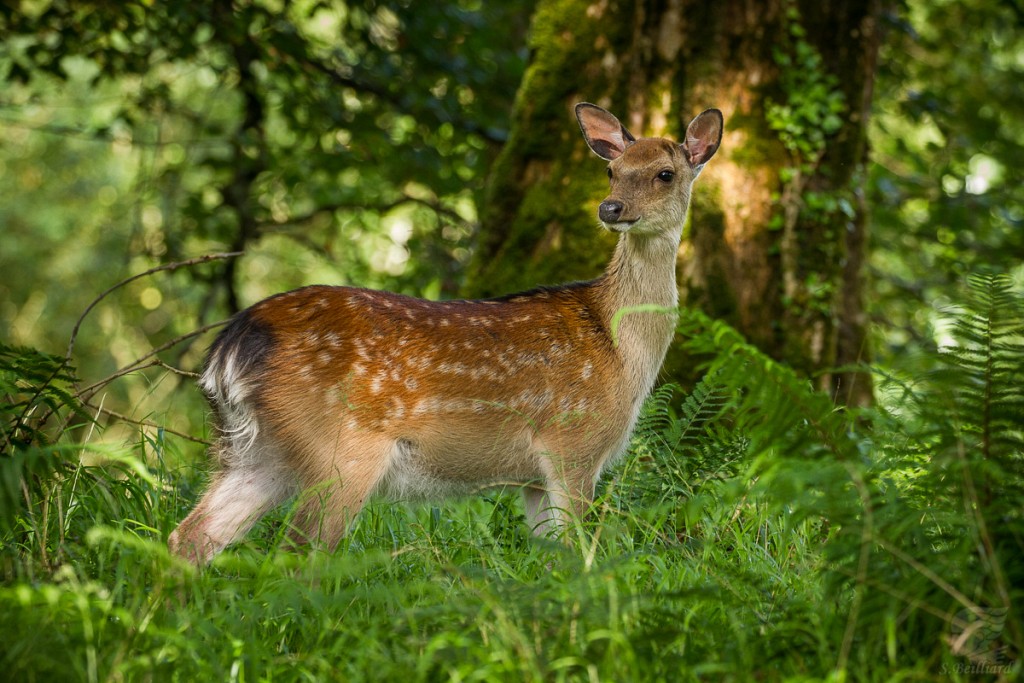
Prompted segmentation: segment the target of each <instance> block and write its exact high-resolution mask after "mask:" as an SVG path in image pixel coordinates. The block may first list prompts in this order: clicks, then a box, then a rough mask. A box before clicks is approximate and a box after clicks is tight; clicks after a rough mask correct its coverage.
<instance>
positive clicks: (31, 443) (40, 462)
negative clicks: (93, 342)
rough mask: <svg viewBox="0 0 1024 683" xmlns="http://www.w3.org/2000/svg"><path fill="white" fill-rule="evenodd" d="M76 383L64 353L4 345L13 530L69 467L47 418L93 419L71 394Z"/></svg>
mask: <svg viewBox="0 0 1024 683" xmlns="http://www.w3.org/2000/svg"><path fill="white" fill-rule="evenodd" d="M74 382H75V376H74V371H73V369H71V368H70V367H69V366H68V363H67V362H66V361H65V359H64V358H60V357H58V356H52V355H49V354H45V353H41V352H39V351H36V350H35V349H27V348H14V347H11V346H7V345H6V344H0V530H7V529H10V528H11V525H12V524H13V523H14V521H15V519H16V518H17V516H18V515H19V514H20V513H24V512H25V510H26V506H31V504H32V500H33V499H36V498H38V497H39V495H40V492H41V490H42V487H44V486H45V484H46V482H47V481H48V480H49V479H51V478H52V477H53V476H54V475H55V474H56V473H58V472H60V471H62V470H64V469H66V468H67V467H68V466H69V457H68V453H67V451H66V450H65V449H63V448H61V447H57V446H55V445H54V444H53V443H52V442H51V437H50V434H49V432H48V430H47V423H48V422H49V421H50V420H51V418H55V417H56V418H58V419H66V418H68V417H77V418H79V420H80V421H81V422H83V423H90V422H91V418H90V417H89V415H88V414H87V413H85V411H84V410H83V407H82V405H81V403H80V402H79V401H78V400H77V399H76V398H74V396H72V395H71V393H70V387H71V385H72V384H73V383H74ZM73 458H74V453H72V454H71V459H73Z"/></svg>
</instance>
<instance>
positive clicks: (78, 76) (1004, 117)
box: [0, 0, 1024, 440]
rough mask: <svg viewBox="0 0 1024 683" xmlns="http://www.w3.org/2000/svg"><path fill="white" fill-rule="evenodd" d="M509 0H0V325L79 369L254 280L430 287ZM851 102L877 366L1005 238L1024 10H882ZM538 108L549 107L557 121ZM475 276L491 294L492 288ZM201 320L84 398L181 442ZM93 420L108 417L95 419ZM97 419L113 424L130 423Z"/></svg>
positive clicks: (11, 337) (463, 233) (451, 226)
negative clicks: (864, 114)
mask: <svg viewBox="0 0 1024 683" xmlns="http://www.w3.org/2000/svg"><path fill="white" fill-rule="evenodd" d="M532 10H533V2H529V1H526V0H518V1H515V2H503V3H482V2H476V1H474V0H455V1H451V2H438V3H413V2H412V1H411V0H404V1H400V2H377V1H369V2H362V3H345V2H339V1H313V0H309V1H305V2H290V3H286V2H273V1H267V2H237V3H156V2H130V3H119V4H116V5H114V4H110V3H103V2H88V1H86V2H71V1H70V0H39V1H26V2H20V3H15V5H14V6H13V7H11V6H9V5H7V4H5V5H4V6H3V7H2V8H0V32H2V33H3V35H4V36H5V39H4V41H3V43H2V45H0V82H2V83H3V88H2V89H0V231H2V247H0V271H2V273H3V277H2V278H0V340H4V341H7V342H8V343H11V344H14V345H26V346H31V347H35V348H38V349H40V350H42V351H45V352H49V353H55V354H63V353H64V350H65V349H66V348H67V345H68V341H69V338H70V336H71V330H72V329H73V328H74V326H75V323H76V321H77V320H78V318H79V316H80V315H81V314H82V313H83V311H85V310H86V307H87V306H88V305H89V303H90V302H91V301H92V300H93V299H95V297H97V296H98V295H99V294H100V293H101V292H103V291H104V290H105V289H107V288H108V287H110V286H112V285H114V284H116V283H118V282H119V281H121V280H123V279H125V278H127V277H129V276H131V275H133V274H136V273H139V272H143V271H146V270H147V269H149V268H153V267H155V266H157V265H159V264H166V263H173V262H178V261H183V260H187V259H192V258H195V257H198V256H202V255H204V254H211V253H223V252H239V251H244V253H245V255H244V256H243V257H241V258H226V259H220V260H214V261H210V262H207V263H204V264H201V265H196V266H192V267H183V268H180V269H175V270H172V271H165V272H160V273H156V274H154V275H152V276H149V277H145V278H140V279H138V280H136V281H134V282H131V283H129V284H128V285H126V286H124V287H122V288H120V289H118V290H116V291H115V292H113V293H112V294H111V295H110V296H108V297H106V298H105V299H103V300H102V301H101V302H100V303H99V304H98V305H97V306H96V308H95V309H94V310H92V311H91V312H90V313H89V316H88V317H87V318H86V319H85V320H84V322H83V324H82V328H81V332H80V335H79V337H78V339H77V341H76V346H75V354H74V362H75V365H76V366H77V367H78V368H79V375H80V376H81V377H82V380H81V383H82V385H84V386H88V385H90V384H92V383H94V382H96V381H99V380H102V379H103V378H105V377H108V376H110V375H112V374H113V373H115V372H117V371H118V369H119V368H125V367H126V366H130V365H131V364H132V363H133V362H134V361H135V360H136V359H138V358H140V357H141V356H144V355H146V354H147V353H149V352H150V351H151V350H152V349H154V348H158V347H160V346H161V345H163V344H167V343H168V342H170V341H171V340H173V339H176V338H177V337H179V336H181V335H184V334H187V333H189V332H191V331H192V330H196V329H198V328H202V327H203V326H205V325H208V324H211V323H214V322H216V321H218V320H221V319H223V318H224V317H226V316H227V315H228V314H230V313H231V312H232V311H233V310H237V309H238V308H240V307H244V306H246V305H248V304H250V303H252V302H254V301H256V300H258V299H260V298H262V297H265V296H267V295H269V294H272V293H274V292H277V291H281V290H285V289H289V288H293V287H297V286H300V285H304V284H310V283H314V282H318V283H329V284H343V283H353V284H359V285H363V286H369V287H381V288H388V289H392V290H395V291H401V292H405V293H408V294H414V295H419V296H427V297H432V298H437V297H451V296H455V295H456V294H457V292H458V291H459V289H460V286H461V284H462V276H463V273H464V266H465V264H466V263H467V261H468V258H469V255H470V251H471V249H472V245H473V240H474V238H475V237H476V230H477V210H478V207H479V205H480V203H481V201H482V195H483V188H484V184H485V179H486V176H487V172H488V169H489V168H490V165H491V163H492V161H493V159H494V158H495V156H496V155H497V153H498V151H499V150H500V148H501V145H502V143H503V141H504V140H505V138H506V137H507V126H508V122H509V115H510V112H511V110H512V107H513V99H514V96H515V92H516V89H517V87H518V85H519V82H520V78H521V76H522V73H523V70H524V67H525V64H526V61H527V58H528V55H527V53H526V49H525V47H524V46H525V45H526V44H527V40H526V36H527V32H528V29H529V21H530V16H531V13H532ZM883 21H884V22H885V23H886V30H885V31H884V36H885V39H884V44H883V45H882V47H881V53H880V59H879V65H878V71H877V74H876V80H875V83H874V106H873V112H872V117H873V118H872V129H871V139H872V150H873V151H872V164H871V166H870V178H869V182H868V184H867V187H868V192H869V197H868V204H869V206H870V208H871V212H872V215H871V220H870V224H871V231H872V244H873V248H872V255H871V262H870V271H871V278H870V281H869V284H868V287H869V290H868V292H867V298H868V300H869V302H870V310H871V315H872V316H873V320H874V323H875V324H874V327H873V331H874V335H875V340H874V341H875V343H876V345H877V347H878V348H877V362H878V363H879V364H880V365H881V366H885V365H886V364H887V363H888V362H889V361H890V360H891V359H892V358H893V357H894V356H896V355H905V354H907V353H910V352H913V351H915V350H916V349H929V350H930V349H934V348H935V347H936V346H937V345H938V344H939V343H940V342H941V341H942V330H941V329H933V327H934V325H933V322H934V321H936V320H938V319H939V316H938V315H937V314H938V313H939V312H940V311H941V310H942V309H943V307H944V306H947V305H948V303H949V302H950V301H951V300H953V299H954V298H955V292H956V290H958V289H959V288H960V287H962V283H963V281H964V277H965V275H966V274H967V273H970V272H974V271H978V270H984V269H986V268H990V269H993V270H995V271H999V272H1008V273H1010V274H1011V276H1012V277H1013V278H1014V279H1015V281H1016V282H1017V284H1018V286H1019V284H1020V282H1021V278H1022V271H1021V257H1022V256H1024V236H1022V235H1024V233H1022V231H1021V227H1022V226H1021V223H1022V221H1024V190H1022V186H1021V182H1020V180H1021V178H1020V174H1021V170H1020V164H1019V161H1018V160H1019V159H1021V158H1024V154H1022V152H1024V116H1022V115H1021V114H1022V113H1024V112H1022V110H1024V89H1021V88H1020V86H1019V83H1020V79H1021V72H1022V71H1024V43H1022V41H1024V39H1022V36H1024V32H1022V31H1021V30H1020V29H1021V28H1022V24H1024V10H1022V8H1021V6H1020V4H1019V3H1016V2H1009V1H1005V0H968V1H966V2H952V1H948V0H928V1H925V0H906V1H905V2H901V3H898V4H896V5H894V6H890V7H889V9H888V10H887V12H885V13H884V16H883ZM565 125H567V126H568V125H571V122H566V123H565ZM496 286H498V287H500V283H498V284H497V285H496ZM209 339H210V336H209V335H205V336H203V335H200V336H196V337H191V338H189V339H186V340H185V341H183V342H182V343H180V344H176V345H173V346H172V347H170V348H168V349H167V350H166V351H164V352H162V353H161V354H160V358H161V363H162V365H161V366H157V367H153V368H150V369H147V370H145V371H141V370H140V371H137V372H133V373H131V374H130V376H128V377H125V378H124V379H119V380H118V381H116V382H113V383H110V384H109V385H104V386H102V387H99V388H98V389H102V391H101V392H100V393H97V394H96V395H94V396H91V397H90V400H91V403H92V405H93V407H94V408H96V407H98V406H100V405H101V404H102V406H103V408H105V409H108V410H112V411H113V412H115V413H117V414H119V415H122V416H124V417H127V418H131V419H134V420H146V421H150V422H155V423H159V424H161V425H166V426H167V427H168V428H170V429H174V430H176V431H179V432H181V433H183V434H190V435H194V436H197V437H202V436H203V435H204V433H205V428H204V427H203V423H204V418H203V415H204V412H203V407H202V403H201V401H200V399H199V395H198V392H197V391H196V390H195V389H194V388H193V384H192V382H191V381H190V380H189V379H188V378H187V377H186V378H184V379H183V377H182V376H180V375H179V374H178V373H175V372H174V371H172V370H171V369H170V368H180V369H184V370H191V371H194V370H195V369H197V368H198V366H199V364H200V363H201V356H202V351H203V349H204V348H205V346H206V344H207V343H208V340H209ZM105 434H106V435H107V437H109V438H112V439H115V440H116V439H118V438H123V437H124V434H118V432H117V431H116V430H108V431H107V432H106V433H105ZM125 434H131V432H130V431H128V432H125Z"/></svg>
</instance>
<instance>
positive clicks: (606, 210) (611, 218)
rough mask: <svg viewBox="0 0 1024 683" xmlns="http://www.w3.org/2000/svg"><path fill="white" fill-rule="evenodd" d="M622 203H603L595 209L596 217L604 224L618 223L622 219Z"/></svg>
mask: <svg viewBox="0 0 1024 683" xmlns="http://www.w3.org/2000/svg"><path fill="white" fill-rule="evenodd" d="M623 208H624V207H623V206H622V202H615V201H604V202H601V206H599V207H597V217H598V218H600V219H601V220H602V221H604V222H605V223H618V222H619V219H621V218H622V210H623Z"/></svg>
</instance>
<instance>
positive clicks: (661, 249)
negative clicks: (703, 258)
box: [600, 233, 679, 399]
mask: <svg viewBox="0 0 1024 683" xmlns="http://www.w3.org/2000/svg"><path fill="white" fill-rule="evenodd" d="M678 249H679V233H675V234H660V235H657V236H643V235H631V234H628V233H627V234H624V235H622V237H620V238H619V243H618V246H616V248H615V255H614V257H613V258H612V261H611V264H610V265H609V266H608V270H607V272H606V273H605V275H604V277H603V278H601V292H600V297H601V309H602V314H603V317H604V319H605V323H606V325H608V326H609V329H611V327H612V325H613V324H614V326H615V329H614V337H615V339H616V342H617V346H616V351H617V353H618V354H619V357H620V358H621V360H622V363H623V368H624V370H625V371H626V373H627V378H628V381H629V382H630V384H631V389H633V391H632V392H630V393H633V394H634V396H635V397H636V398H637V399H642V398H643V397H645V396H646V395H647V393H648V392H649V391H650V390H651V387H653V385H654V381H655V379H656V378H657V375H658V371H659V370H660V369H661V364H662V362H663V361H664V360H665V353H666V352H667V351H668V346H669V343H671V341H672V336H673V334H674V332H675V324H676V316H675V310H676V307H677V306H678V304H679V292H678V290H677V289H676V253H677V251H678ZM613 321H617V322H616V323H613Z"/></svg>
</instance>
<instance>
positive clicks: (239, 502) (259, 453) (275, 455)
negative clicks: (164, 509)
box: [167, 445, 296, 565]
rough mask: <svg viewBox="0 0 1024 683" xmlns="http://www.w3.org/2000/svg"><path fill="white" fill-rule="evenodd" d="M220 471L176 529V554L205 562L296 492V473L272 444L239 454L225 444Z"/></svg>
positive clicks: (172, 545)
mask: <svg viewBox="0 0 1024 683" xmlns="http://www.w3.org/2000/svg"><path fill="white" fill-rule="evenodd" d="M224 448H225V449H226V451H225V452H224V453H222V455H221V458H220V460H221V469H220V471H218V472H217V473H215V474H214V476H213V480H212V481H211V482H210V485H209V486H208V488H207V490H206V492H205V493H204V494H203V496H202V498H201V499H200V500H199V503H198V504H197V505H196V506H195V508H194V509H193V510H192V512H191V513H189V515H188V517H186V518H185V520H184V521H182V523H181V524H179V525H178V527H177V528H176V529H175V530H174V531H173V532H172V533H171V535H170V537H169V538H168V539H167V544H168V546H169V548H170V550H171V552H173V553H175V554H177V555H180V556H182V557H184V558H185V559H187V560H189V561H190V562H192V563H193V564H197V565H200V564H205V563H207V562H209V561H210V560H211V559H213V556H214V555H216V554H217V553H219V552H220V551H222V550H223V549H224V548H226V547H227V546H228V545H230V544H231V543H234V542H235V541H237V540H238V539H240V538H241V537H242V536H244V535H245V534H246V533H247V532H248V531H249V529H251V528H252V526H253V525H254V524H255V523H256V522H257V521H258V520H259V519H260V518H261V517H262V516H263V515H265V514H266V513H267V512H268V511H269V510H270V509H272V508H273V507H274V506H276V505H278V504H279V503H281V502H283V501H284V500H286V499H287V498H288V497H289V496H291V495H293V494H294V493H295V490H296V480H295V475H294V472H293V471H292V470H291V469H290V468H288V467H287V466H286V465H285V464H284V462H283V460H282V458H281V453H280V452H279V451H278V450H277V449H276V448H275V447H273V446H268V445H263V446H260V447H254V448H249V449H247V450H246V451H245V452H244V453H236V452H234V451H232V450H231V448H232V446H230V445H225V446H224Z"/></svg>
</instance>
